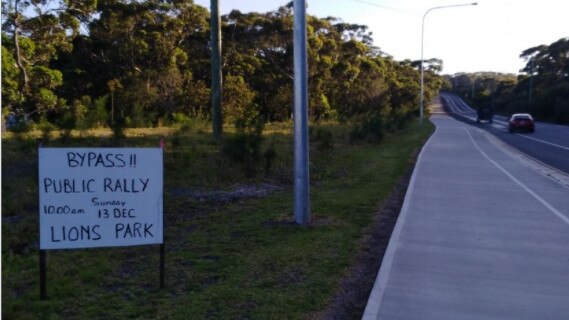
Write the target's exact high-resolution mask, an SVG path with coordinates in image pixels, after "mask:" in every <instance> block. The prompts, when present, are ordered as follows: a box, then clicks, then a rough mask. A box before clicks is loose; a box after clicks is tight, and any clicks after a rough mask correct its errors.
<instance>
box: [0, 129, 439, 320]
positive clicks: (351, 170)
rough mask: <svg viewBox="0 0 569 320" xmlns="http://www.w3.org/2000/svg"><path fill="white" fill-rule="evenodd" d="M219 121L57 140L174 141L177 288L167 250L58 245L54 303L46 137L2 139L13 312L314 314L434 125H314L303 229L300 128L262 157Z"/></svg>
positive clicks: (169, 176) (9, 310) (269, 136)
mask: <svg viewBox="0 0 569 320" xmlns="http://www.w3.org/2000/svg"><path fill="white" fill-rule="evenodd" d="M207 126H208V124H207V123H193V126H191V127H184V128H182V127H176V128H156V129H144V130H141V129H139V130H127V131H126V132H125V137H123V138H120V139H118V140H117V139H116V138H115V137H113V135H112V131H111V130H108V129H107V130H99V131H96V132H83V133H79V132H75V131H73V132H72V133H71V134H70V136H69V137H65V138H64V137H63V136H62V135H61V132H59V133H58V134H53V133H52V134H51V135H50V136H49V138H50V139H49V140H48V141H46V142H47V145H49V146H62V145H64V146H82V147H84V146H117V145H124V146H131V147H135V146H139V147H145V146H156V145H157V144H158V141H159V139H160V138H161V137H165V141H166V149H165V150H166V151H165V205H164V208H165V243H166V289H164V290H160V289H159V281H158V280H159V272H158V253H159V250H158V247H157V246H140V247H123V248H99V249H82V250H53V251H48V260H47V266H48V270H47V276H48V278H47V279H48V297H49V299H48V300H47V301H41V300H40V299H39V270H38V268H39V267H38V236H39V235H38V213H37V206H38V193H37V181H36V179H37V177H36V168H37V159H36V157H37V151H36V150H37V149H36V138H37V137H40V136H42V135H43V134H42V133H41V132H39V131H34V132H29V133H26V134H18V135H16V134H5V135H3V138H2V317H3V318H6V319H93V318H99V319H129V318H130V319H135V318H136V319H203V318H216V319H229V318H231V319H247V318H262V319H267V318H288V319H295V318H311V317H316V316H317V315H318V314H321V313H322V312H323V310H326V308H328V306H329V305H330V304H331V301H332V298H333V296H334V295H335V294H337V293H338V292H340V291H342V290H343V288H341V287H340V282H341V280H342V279H343V278H344V277H346V276H348V274H347V273H348V270H349V268H350V267H351V266H352V265H353V264H354V263H355V259H356V255H357V253H358V252H359V251H360V250H361V248H362V246H363V245H364V244H363V243H362V241H363V239H364V238H365V237H366V235H367V233H369V229H370V225H371V224H372V222H373V221H374V219H375V218H374V217H375V215H377V214H378V213H377V212H378V209H379V208H380V206H381V205H382V203H384V202H385V201H386V198H387V197H388V195H389V193H390V191H391V189H392V188H393V186H394V184H395V183H396V182H397V181H398V180H399V178H400V177H401V176H402V175H403V174H404V173H405V172H406V171H407V170H409V169H410V168H411V167H412V165H413V156H414V155H416V153H417V151H418V150H419V148H420V147H421V145H422V143H423V142H424V141H425V139H426V138H427V137H428V136H429V135H430V133H431V132H432V126H431V125H430V124H429V123H427V125H426V126H424V127H423V128H422V129H421V128H419V127H418V124H417V123H416V122H413V123H412V124H408V125H405V126H404V127H403V128H401V129H398V130H394V131H393V132H390V133H386V134H385V136H384V137H383V139H382V141H381V143H372V142H362V141H357V142H354V141H353V139H352V138H351V129H350V127H349V126H346V125H342V124H338V123H334V122H328V123H320V124H317V125H313V126H311V130H310V140H311V155H310V157H311V158H310V163H311V165H310V174H311V212H312V222H311V223H310V225H308V226H306V227H300V226H298V225H296V224H295V223H294V222H293V213H292V187H291V186H292V181H291V179H292V172H291V168H292V144H293V143H292V142H293V139H292V130H291V129H292V128H291V126H292V125H291V124H290V123H282V124H271V125H267V126H266V127H265V129H264V133H263V134H262V136H261V137H260V138H261V139H260V140H261V143H260V144H259V150H258V152H257V153H258V155H257V156H253V155H251V156H250V159H246V158H241V159H239V160H237V159H234V160H231V156H228V152H229V154H231V152H232V151H227V148H232V147H228V146H227V143H229V142H226V144H225V145H221V144H219V143H216V142H215V141H214V140H213V138H212V137H211V132H210V131H209V130H207V129H204V127H207ZM241 134H242V133H240V132H239V131H238V130H236V129H230V128H227V133H226V135H227V136H226V141H232V143H236V144H241V143H242V142H241V140H240V139H241V138H239V137H240V135H241ZM44 139H45V136H44ZM368 276H369V277H374V276H375V274H370V275H368ZM369 289H371V288H369ZM369 289H368V290H369ZM360 303H361V302H360ZM364 306H365V302H364ZM346 307H349V306H346ZM355 310H356V311H352V314H351V315H352V317H353V318H354V319H356V318H359V317H361V312H362V311H363V309H362V306H361V305H359V306H358V308H355Z"/></svg>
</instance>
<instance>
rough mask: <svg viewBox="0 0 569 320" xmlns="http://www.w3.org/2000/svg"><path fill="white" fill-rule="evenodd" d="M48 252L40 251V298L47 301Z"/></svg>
mask: <svg viewBox="0 0 569 320" xmlns="http://www.w3.org/2000/svg"><path fill="white" fill-rule="evenodd" d="M46 276H47V272H46V251H45V250H40V298H41V300H45V299H47V279H46Z"/></svg>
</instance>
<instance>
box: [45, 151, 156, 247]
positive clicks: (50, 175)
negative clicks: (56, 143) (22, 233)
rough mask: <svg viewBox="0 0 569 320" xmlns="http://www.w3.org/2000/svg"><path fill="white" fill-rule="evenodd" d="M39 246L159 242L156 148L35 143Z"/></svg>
mask: <svg viewBox="0 0 569 320" xmlns="http://www.w3.org/2000/svg"><path fill="white" fill-rule="evenodd" d="M38 184H39V195H40V201H39V203H40V208H39V209H40V210H39V211H40V219H39V220H40V249H70V248H90V247H115V246H133V245H145V244H160V243H163V232H162V231H163V225H162V202H163V150H162V148H39V181H38Z"/></svg>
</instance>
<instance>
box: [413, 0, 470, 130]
mask: <svg viewBox="0 0 569 320" xmlns="http://www.w3.org/2000/svg"><path fill="white" fill-rule="evenodd" d="M475 5H478V2H472V3H463V4H453V5H449V6H440V7H433V8H430V9H429V10H427V11H426V12H425V14H424V15H423V21H422V23H421V61H420V64H419V66H420V68H421V97H420V101H421V102H420V106H419V112H420V113H419V123H420V125H421V126H423V93H424V76H423V60H424V59H423V48H424V46H423V43H424V41H423V39H424V35H425V17H426V16H427V14H428V13H429V12H431V11H433V10H437V9H445V8H453V7H464V6H475Z"/></svg>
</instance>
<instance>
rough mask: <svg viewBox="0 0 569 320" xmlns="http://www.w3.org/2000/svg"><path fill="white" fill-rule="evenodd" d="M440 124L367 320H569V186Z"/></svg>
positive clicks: (452, 125) (478, 136) (460, 128)
mask: <svg viewBox="0 0 569 320" xmlns="http://www.w3.org/2000/svg"><path fill="white" fill-rule="evenodd" d="M431 120H432V121H433V122H434V123H435V125H436V132H435V133H434V134H433V136H432V137H431V138H430V139H429V141H428V142H427V144H426V145H425V147H424V148H423V150H422V152H421V154H420V156H419V158H418V161H417V165H416V167H415V170H414V173H413V176H412V178H411V182H410V184H409V189H408V190H407V195H406V197H405V201H404V204H403V208H402V210H401V214H400V217H399V220H398V221H397V224H396V226H395V230H394V232H393V234H392V236H391V240H390V243H389V246H388V248H387V251H386V253H385V256H384V259H383V262H382V265H381V269H380V271H379V274H378V276H377V279H376V282H375V285H374V288H373V290H372V293H371V295H370V297H369V301H368V304H367V307H366V309H365V313H364V315H363V319H366V320H368V319H389V320H390V319H405V320H412V319H421V320H428V319H433V320H442V319H452V320H457V319H500V320H503V319H560V320H561V319H569V189H568V188H567V186H564V185H562V184H560V183H558V182H556V181H554V180H552V179H550V178H548V177H546V176H544V175H543V174H540V173H538V172H537V171H535V170H533V169H531V168H529V167H528V166H527V165H526V164H523V163H522V162H520V161H519V160H517V159H516V158H515V157H512V156H511V155H510V154H508V153H507V152H506V151H505V150H504V149H503V148H502V147H500V145H499V144H496V143H495V142H493V140H492V139H491V138H489V137H488V133H486V132H484V131H481V130H479V129H477V128H475V127H472V126H469V125H467V124H464V123H462V122H459V121H456V120H454V119H452V118H450V117H448V116H446V115H443V114H434V115H433V116H432V117H431ZM567 161H569V159H567Z"/></svg>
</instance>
